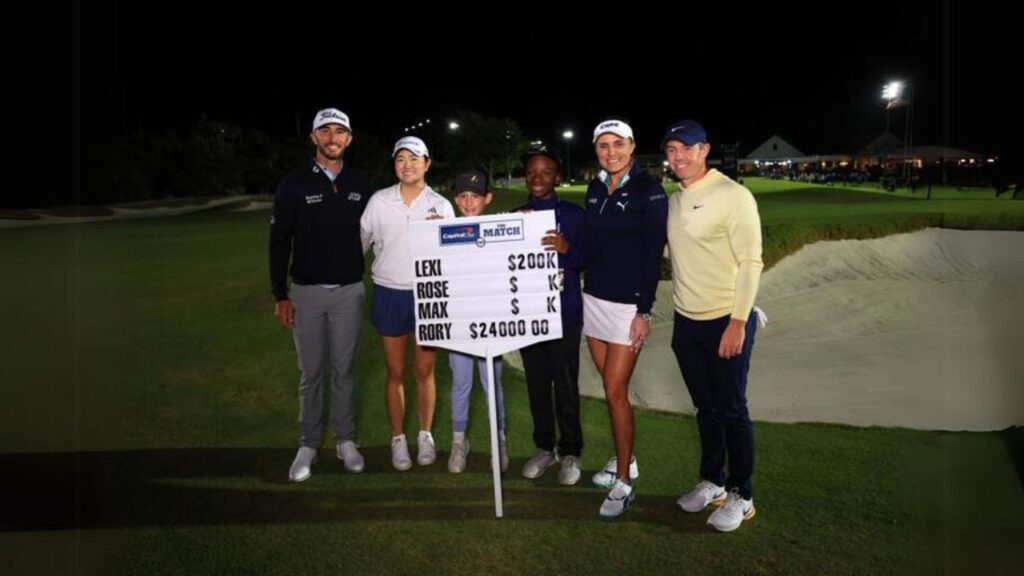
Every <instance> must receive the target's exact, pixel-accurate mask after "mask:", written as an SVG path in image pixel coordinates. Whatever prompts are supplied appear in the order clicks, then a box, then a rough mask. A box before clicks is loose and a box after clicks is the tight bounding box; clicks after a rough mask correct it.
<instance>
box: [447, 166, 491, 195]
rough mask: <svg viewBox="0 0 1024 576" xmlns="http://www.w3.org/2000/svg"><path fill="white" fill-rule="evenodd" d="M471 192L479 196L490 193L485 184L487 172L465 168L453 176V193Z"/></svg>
mask: <svg viewBox="0 0 1024 576" xmlns="http://www.w3.org/2000/svg"><path fill="white" fill-rule="evenodd" d="M462 192H472V193H474V194H479V195H481V196H486V195H488V194H490V192H491V191H490V190H489V189H488V186H487V174H486V173H485V172H484V171H482V170H466V171H465V172H462V173H461V174H459V175H458V176H456V177H455V194H456V196H457V195H459V194H461V193H462Z"/></svg>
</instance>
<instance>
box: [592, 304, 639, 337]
mask: <svg viewBox="0 0 1024 576" xmlns="http://www.w3.org/2000/svg"><path fill="white" fill-rule="evenodd" d="M635 317H636V304H621V303H619V302H609V301H608V300H602V299H600V298H595V297H593V296H591V295H590V294H583V335H584V336H590V337H591V338H597V339H598V340H604V341H605V342H611V343H612V344H622V345H623V346H629V345H630V344H631V342H630V341H629V328H630V326H632V324H633V318H635Z"/></svg>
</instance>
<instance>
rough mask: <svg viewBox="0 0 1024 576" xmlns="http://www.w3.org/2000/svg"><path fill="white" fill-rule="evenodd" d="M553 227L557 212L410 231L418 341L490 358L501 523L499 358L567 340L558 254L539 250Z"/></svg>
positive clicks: (434, 223)
mask: <svg viewBox="0 0 1024 576" xmlns="http://www.w3.org/2000/svg"><path fill="white" fill-rule="evenodd" d="M554 229H555V215H554V212H553V211H551V210H544V211H540V212H530V213H525V214H522V213H513V214H495V215H492V216H478V217H474V218H458V219H455V220H426V221H420V222H413V223H411V224H410V226H409V243H410V249H411V253H412V259H413V266H414V267H415V269H414V277H415V282H414V284H415V285H414V286H413V294H414V295H415V300H416V343H417V344H420V345H423V346H437V347H441V348H447V349H449V350H454V351H456V352H462V353H464V354H471V355H473V356H482V357H484V358H486V359H487V372H488V374H489V378H488V380H489V382H491V385H490V386H489V387H488V389H487V413H488V417H489V419H490V424H491V469H492V470H493V474H494V513H495V515H496V516H497V517H498V518H501V517H502V515H503V510H502V498H501V463H500V461H499V458H498V429H497V408H496V406H495V393H494V381H495V379H494V358H495V357H496V356H500V355H501V354H504V353H506V352H511V351H513V350H518V349H520V348H522V347H524V346H529V345H530V344H534V343H536V342H543V341H545V340H553V339H556V338H561V337H562V315H561V306H562V303H561V300H560V290H561V283H562V278H561V272H560V271H559V268H558V254H557V253H556V252H554V251H552V250H545V248H544V247H543V246H542V245H541V239H542V238H543V237H544V236H545V235H546V232H547V231H548V230H554Z"/></svg>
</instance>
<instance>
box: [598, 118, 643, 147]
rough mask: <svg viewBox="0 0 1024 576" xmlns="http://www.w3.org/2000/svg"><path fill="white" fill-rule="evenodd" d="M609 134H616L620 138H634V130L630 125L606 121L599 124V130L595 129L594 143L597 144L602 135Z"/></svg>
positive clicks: (620, 121)
mask: <svg viewBox="0 0 1024 576" xmlns="http://www.w3.org/2000/svg"><path fill="white" fill-rule="evenodd" d="M608 133H611V134H615V135H616V136H618V137H620V138H633V129H632V128H630V127H629V124H626V123H625V122H623V121H622V120H605V121H604V122H601V123H600V124H598V125H597V128H594V142H595V143H596V142H597V139H598V138H599V137H600V136H601V135H602V134H608Z"/></svg>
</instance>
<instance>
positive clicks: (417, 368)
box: [360, 136, 455, 470]
mask: <svg viewBox="0 0 1024 576" xmlns="http://www.w3.org/2000/svg"><path fill="white" fill-rule="evenodd" d="M392 157H393V159H394V163H395V175H396V176H398V183H397V184H395V185H394V186H390V187H388V188H384V189H381V190H378V191H377V192H375V193H374V194H373V196H372V197H371V198H370V202H369V203H368V204H367V206H366V211H365V212H364V213H363V217H362V220H361V221H360V225H361V228H362V239H363V250H364V251H365V250H368V249H369V248H370V246H373V254H374V261H373V269H372V274H371V275H372V276H373V308H372V311H371V313H370V322H371V323H372V324H373V326H374V328H376V329H377V332H378V333H379V334H380V337H381V344H382V346H383V348H384V360H385V363H386V364H387V381H386V384H385V395H386V400H387V407H388V419H389V420H390V421H391V433H392V439H391V463H392V465H393V466H394V467H395V469H396V470H408V469H409V468H411V467H412V460H411V459H410V457H409V446H408V443H407V441H406V438H405V433H404V430H403V424H402V422H403V420H404V418H405V374H406V353H405V350H406V344H407V342H408V338H409V334H410V333H411V332H412V331H413V330H414V329H415V326H416V318H415V311H414V309H413V301H414V299H413V291H412V290H413V273H412V256H411V255H410V254H409V223H410V222H413V221H417V220H430V219H434V218H454V217H455V211H454V210H453V208H452V205H451V202H449V201H448V200H447V199H445V198H444V197H443V196H441V195H440V194H438V193H436V192H434V191H433V190H432V189H431V188H430V186H428V185H427V183H426V174H427V171H428V170H429V169H430V153H429V151H428V150H427V145H426V144H425V143H424V142H423V140H420V139H419V138H417V137H415V136H407V137H405V138H402V139H401V140H399V141H398V142H396V143H395V148H394V151H393V153H392ZM435 356H436V353H435V350H434V349H433V348H428V347H423V346H419V345H416V346H414V352H413V361H412V365H413V377H414V378H415V379H416V397H417V398H416V399H417V407H418V408H419V415H420V432H419V437H418V440H417V456H416V461H417V462H418V463H419V464H420V465H421V466H427V465H430V464H433V463H434V460H435V458H436V450H435V447H434V438H433V436H432V435H431V433H430V430H431V428H432V427H433V422H434V404H435V399H436V391H435V385H434V360H435Z"/></svg>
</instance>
